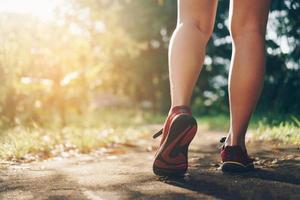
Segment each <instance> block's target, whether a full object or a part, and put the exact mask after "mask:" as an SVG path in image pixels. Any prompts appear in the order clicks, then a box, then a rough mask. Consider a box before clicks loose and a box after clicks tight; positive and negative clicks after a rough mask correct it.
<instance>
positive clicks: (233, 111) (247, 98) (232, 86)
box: [226, 0, 270, 149]
mask: <svg viewBox="0 0 300 200" xmlns="http://www.w3.org/2000/svg"><path fill="white" fill-rule="evenodd" d="M269 5H270V0H231V2H230V17H229V19H230V33H231V36H232V39H233V52H232V60H231V68H230V73H229V87H228V89H229V100H230V121H231V123H230V131H229V137H228V139H227V141H226V143H227V144H229V145H240V146H241V147H242V148H243V149H245V148H246V147H245V134H246V131H247V127H248V123H249V120H250V117H251V114H252V112H253V111H254V109H255V106H256V103H257V100H258V98H259V96H260V93H261V90H262V86H263V80H264V71H265V31H266V24H267V19H268V13H269Z"/></svg>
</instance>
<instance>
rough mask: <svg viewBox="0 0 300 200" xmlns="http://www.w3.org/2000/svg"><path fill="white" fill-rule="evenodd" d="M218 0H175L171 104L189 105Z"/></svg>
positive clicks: (170, 64) (170, 60)
mask: <svg viewBox="0 0 300 200" xmlns="http://www.w3.org/2000/svg"><path fill="white" fill-rule="evenodd" d="M216 8H217V0H201V1H200V0H178V22H177V27H176V29H175V31H174V33H173V35H172V38H171V41H170V46H169V73H170V87H171V101H172V107H174V106H178V105H186V106H187V105H189V101H190V98H191V95H192V92H193V89H194V86H195V83H196V81H197V79H198V76H199V73H200V70H201V66H202V64H203V60H204V56H205V47H206V44H207V42H208V40H209V38H210V36H211V33H212V31H213V26H214V20H215V14H216Z"/></svg>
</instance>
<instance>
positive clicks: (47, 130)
mask: <svg viewBox="0 0 300 200" xmlns="http://www.w3.org/2000/svg"><path fill="white" fill-rule="evenodd" d="M196 118H197V121H198V123H199V128H200V129H205V130H217V131H225V132H226V131H227V130H228V127H229V117H228V116H227V115H222V114H218V115H214V116H197V117H196ZM164 119H165V115H163V114H155V113H152V112H148V111H147V112H146V111H141V110H134V109H130V110H128V109H114V108H110V109H103V110H97V111H96V112H91V113H87V114H86V115H82V116H78V115H74V116H70V117H69V118H68V121H67V122H66V124H67V125H66V126H64V127H60V126H57V125H55V126H53V125H52V124H51V125H48V126H39V125H36V124H33V125H31V126H16V127H11V128H8V129H3V130H2V131H1V132H0V160H10V161H33V160H39V159H47V158H50V157H55V156H61V155H62V154H64V153H66V152H68V153H71V154H74V153H75V154H77V153H89V152H91V151H93V150H97V149H99V148H107V147H110V146H111V145H113V144H130V143H135V142H136V141H138V139H139V138H141V137H147V138H149V139H150V137H151V134H152V133H153V132H154V131H155V130H151V128H150V127H149V126H148V125H151V124H162V123H163V122H164ZM250 129H252V132H254V136H255V137H254V138H258V139H263V140H272V141H274V140H276V141H277V142H282V143H285V144H297V145H299V144H300V120H299V119H297V118H296V117H289V119H288V120H282V121H281V120H278V119H276V120H275V119H272V120H269V118H268V117H264V118H261V117H259V116H254V118H253V119H252V122H251V124H250Z"/></svg>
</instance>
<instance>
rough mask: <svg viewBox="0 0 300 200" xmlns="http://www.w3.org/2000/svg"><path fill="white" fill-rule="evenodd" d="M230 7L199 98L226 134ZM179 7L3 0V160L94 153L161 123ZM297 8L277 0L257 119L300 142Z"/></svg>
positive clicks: (220, 22)
mask: <svg viewBox="0 0 300 200" xmlns="http://www.w3.org/2000/svg"><path fill="white" fill-rule="evenodd" d="M228 6H229V0H223V1H219V7H218V14H217V19H216V24H215V29H214V33H213V35H212V38H211V40H210V42H209V44H208V47H207V56H206V57H205V64H204V67H203V70H202V73H201V76H200V79H199V80H198V82H197V85H196V88H195V91H194V95H193V98H192V107H193V111H194V113H195V115H196V116H197V117H199V120H200V121H201V120H202V122H203V124H205V123H207V124H208V126H209V127H210V128H215V129H220V130H223V131H227V127H228V92H227V76H228V68H229V62H230V57H231V38H230V36H229V32H228V29H227V24H228V20H227V17H228ZM176 9H177V4H176V1H175V0H84V1H83V0H60V1H59V0H53V1H47V0H26V1H21V0H0V81H1V84H0V127H1V132H0V137H1V142H2V144H3V145H2V147H1V148H0V157H2V158H6V159H15V158H20V157H21V158H22V157H24V155H27V154H28V153H29V154H30V153H35V152H39V153H41V152H42V155H43V156H51V151H52V149H53V148H54V147H57V145H58V144H60V145H63V146H64V148H67V147H68V148H78V149H79V150H80V151H81V152H89V151H90V150H92V149H93V148H94V147H99V146H103V145H105V144H106V140H109V141H114V142H116V141H120V140H122V139H120V138H122V137H124V138H126V134H125V133H126V132H128V133H130V137H131V138H132V137H133V136H132V135H133V132H137V134H140V133H141V132H143V131H144V132H147V131H148V132H149V130H148V129H147V128H144V129H139V128H137V127H140V126H142V125H145V124H146V125H147V124H153V123H163V120H164V117H165V114H166V112H167V111H168V109H169V106H170V96H169V80H168V62H167V52H168V43H169V39H170V37H171V34H172V31H173V30H174V28H175V25H176V15H177V14H176ZM299 13H300V2H299V1H298V0H273V3H272V6H271V11H270V15H269V23H268V30H267V36H266V52H267V71H266V76H265V87H264V91H263V94H262V97H261V99H260V101H259V104H258V107H257V111H256V113H255V115H254V117H253V120H252V123H251V125H250V127H252V128H253V129H255V130H258V132H260V133H261V134H262V133H265V132H267V133H268V134H270V135H273V136H272V137H276V138H279V139H282V138H283V137H284V138H287V139H284V138H283V139H282V140H284V141H288V142H296V143H297V142H299V141H300V136H299V135H300V134H299V126H300V121H299V115H300V114H299V113H300V112H299V111H300V101H299V99H300V45H299V44H300V40H299V36H300V14H299ZM253 42H255V41H253ZM276 127H278V129H276V130H275V128H276ZM137 130H138V131H137ZM142 130H143V131H142ZM282 132H288V133H287V134H289V136H288V137H286V135H285V133H282ZM28 138H29V139H28ZM95 138H96V139H95ZM97 138H98V139H97ZM104 138H105V140H104ZM27 140H28V141H27ZM25 141H26V142H25ZM36 141H39V142H36ZM68 145H69V146H68Z"/></svg>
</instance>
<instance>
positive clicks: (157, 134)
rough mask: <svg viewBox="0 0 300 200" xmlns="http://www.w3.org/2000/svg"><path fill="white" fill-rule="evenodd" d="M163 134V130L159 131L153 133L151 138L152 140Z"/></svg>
mask: <svg viewBox="0 0 300 200" xmlns="http://www.w3.org/2000/svg"><path fill="white" fill-rule="evenodd" d="M162 133H163V129H160V130H159V131H158V132H157V133H155V134H154V135H153V136H152V137H153V139H155V138H157V137H159V136H160V135H161V134H162Z"/></svg>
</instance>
